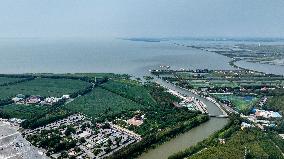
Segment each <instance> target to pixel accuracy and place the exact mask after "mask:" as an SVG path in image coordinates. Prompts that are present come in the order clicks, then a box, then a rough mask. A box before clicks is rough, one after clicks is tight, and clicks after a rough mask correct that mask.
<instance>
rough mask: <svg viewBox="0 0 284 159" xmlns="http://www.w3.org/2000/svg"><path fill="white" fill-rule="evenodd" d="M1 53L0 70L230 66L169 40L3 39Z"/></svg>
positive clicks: (134, 70)
mask: <svg viewBox="0 0 284 159" xmlns="http://www.w3.org/2000/svg"><path fill="white" fill-rule="evenodd" d="M0 54H1V58H0V73H42V72H45V73H67V72H68V73H75V72H113V73H128V74H132V75H136V76H141V75H144V74H145V73H148V70H149V69H154V68H158V66H160V65H170V66H172V67H173V68H175V69H179V68H191V69H196V68H208V69H228V68H231V67H230V66H229V65H228V63H227V62H228V61H229V60H230V59H229V58H227V57H224V56H221V55H218V54H216V53H211V52H206V51H202V50H197V49H193V48H187V47H182V46H175V45H173V44H172V42H170V41H165V42H137V41H127V40H120V39H108V40H95V39H67V38H66V39H36V38H34V39H32V38H31V39H0Z"/></svg>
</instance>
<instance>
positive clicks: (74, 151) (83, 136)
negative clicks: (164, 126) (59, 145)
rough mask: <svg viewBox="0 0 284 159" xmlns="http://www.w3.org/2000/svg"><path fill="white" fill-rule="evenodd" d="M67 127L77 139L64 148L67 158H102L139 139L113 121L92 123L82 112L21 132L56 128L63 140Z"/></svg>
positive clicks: (35, 132) (25, 134) (27, 132)
mask: <svg viewBox="0 0 284 159" xmlns="http://www.w3.org/2000/svg"><path fill="white" fill-rule="evenodd" d="M67 127H72V129H74V130H75V131H74V132H73V133H72V134H71V136H70V137H71V138H72V139H74V140H76V141H78V142H77V143H76V146H75V147H74V148H71V149H68V150H64V152H66V153H67V154H68V158H69V157H72V156H73V157H76V158H104V157H106V156H108V155H110V154H112V153H113V152H115V151H118V150H119V149H121V148H123V147H125V146H127V145H129V144H131V143H134V142H137V141H140V140H141V137H140V136H139V135H137V134H135V133H134V132H132V131H129V130H127V129H124V128H121V127H119V126H117V125H115V124H113V123H108V122H106V123H97V124H95V125H93V123H92V122H91V121H90V120H89V119H88V118H87V117H85V116H84V115H82V114H74V115H71V116H69V117H67V118H65V119H62V120H59V121H56V122H53V123H50V124H48V125H45V126H43V127H39V128H36V129H33V130H29V129H27V130H25V131H24V132H23V134H24V136H25V137H28V136H33V135H40V134H41V132H42V131H46V130H56V129H58V130H59V131H60V132H61V134H62V135H61V137H63V138H64V140H65V138H70V137H67V136H65V134H66V133H65V131H66V128H67ZM82 140H83V141H84V142H82ZM35 146H37V145H35ZM45 151H46V152H47V151H48V150H45ZM61 154H62V152H54V153H51V154H50V156H51V157H53V158H60V156H61Z"/></svg>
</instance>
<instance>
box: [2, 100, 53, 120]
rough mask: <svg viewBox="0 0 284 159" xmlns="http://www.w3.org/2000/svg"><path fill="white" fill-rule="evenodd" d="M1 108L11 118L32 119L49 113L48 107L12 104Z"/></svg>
mask: <svg viewBox="0 0 284 159" xmlns="http://www.w3.org/2000/svg"><path fill="white" fill-rule="evenodd" d="M0 110H1V111H3V112H4V113H5V114H7V115H9V116H10V117H11V118H19V119H32V118H34V117H40V116H42V115H44V114H45V113H47V112H48V107H43V106H33V105H16V104H10V105H5V106H2V107H0Z"/></svg>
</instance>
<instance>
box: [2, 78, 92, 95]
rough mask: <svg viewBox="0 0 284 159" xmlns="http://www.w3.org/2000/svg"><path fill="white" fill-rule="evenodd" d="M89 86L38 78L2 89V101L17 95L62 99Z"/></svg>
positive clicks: (88, 84)
mask: <svg viewBox="0 0 284 159" xmlns="http://www.w3.org/2000/svg"><path fill="white" fill-rule="evenodd" d="M87 86H90V83H88V82H84V81H80V80H72V79H49V78H37V79H34V80H31V81H27V82H23V83H19V84H15V85H11V86H3V87H0V99H7V98H11V97H14V96H15V95H17V94H24V95H40V96H43V97H48V96H53V97H61V96H62V95H64V94H71V93H74V92H77V91H79V90H82V89H84V88H85V87H87Z"/></svg>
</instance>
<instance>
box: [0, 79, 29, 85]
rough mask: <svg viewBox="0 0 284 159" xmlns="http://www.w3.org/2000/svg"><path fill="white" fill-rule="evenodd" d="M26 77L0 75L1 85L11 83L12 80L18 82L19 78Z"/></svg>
mask: <svg viewBox="0 0 284 159" xmlns="http://www.w3.org/2000/svg"><path fill="white" fill-rule="evenodd" d="M23 79H25V78H11V77H0V85H3V84H7V83H11V82H16V81H19V80H23Z"/></svg>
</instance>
